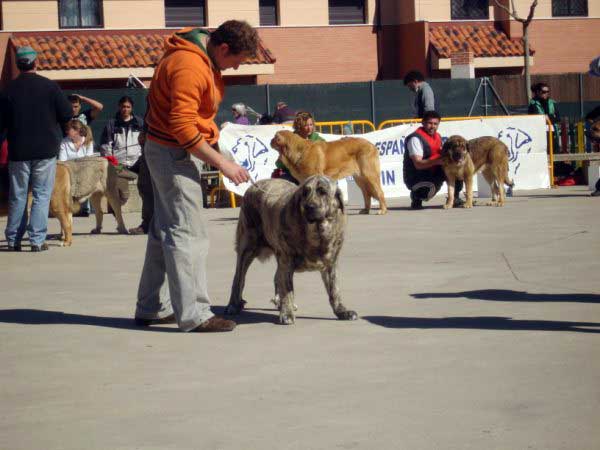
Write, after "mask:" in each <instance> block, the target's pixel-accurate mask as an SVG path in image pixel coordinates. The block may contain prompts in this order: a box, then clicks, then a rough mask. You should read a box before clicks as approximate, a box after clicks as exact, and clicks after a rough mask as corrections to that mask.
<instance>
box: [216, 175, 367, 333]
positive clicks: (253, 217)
mask: <svg viewBox="0 0 600 450" xmlns="http://www.w3.org/2000/svg"><path fill="white" fill-rule="evenodd" d="M345 229H346V215H345V213H344V203H343V201H342V193H341V191H340V190H339V188H338V187H337V186H336V183H335V181H333V180H332V179H330V178H327V177H324V176H320V175H315V176H312V177H309V178H308V179H307V180H305V181H304V182H303V183H302V184H301V185H300V186H296V185H295V184H293V183H290V182H289V181H286V180H281V179H273V180H261V181H258V182H256V184H255V185H254V186H251V187H250V188H249V189H248V190H247V191H246V193H245V194H244V203H243V204H242V208H241V210H240V218H239V221H238V226H237V233H236V243H235V249H236V252H237V266H236V269H235V277H234V279H233V285H232V287H231V297H230V298H229V304H228V305H227V308H226V310H225V312H226V314H238V313H240V312H241V311H242V309H243V308H244V305H245V304H246V302H245V301H244V300H243V299H242V291H243V290H244V284H245V280H246V273H247V272H248V268H249V267H250V264H251V263H252V261H253V260H254V259H255V258H258V259H259V260H265V259H267V258H269V257H270V256H271V255H274V256H275V258H277V272H276V273H275V294H276V296H278V297H279V298H280V306H279V322H280V323H281V324H284V325H289V324H292V323H294V320H295V316H294V304H293V300H294V286H293V276H294V272H303V271H316V270H318V271H319V272H321V277H322V279H323V283H324V284H325V289H326V290H327V294H328V296H329V303H330V305H331V308H332V309H333V312H334V314H335V315H336V316H337V318H338V319H340V320H356V318H357V315H356V312H354V311H350V310H348V309H346V307H345V306H344V305H343V304H342V298H341V294H340V289H339V286H338V279H337V260H338V255H339V253H340V250H341V248H342V244H343V242H344V231H345Z"/></svg>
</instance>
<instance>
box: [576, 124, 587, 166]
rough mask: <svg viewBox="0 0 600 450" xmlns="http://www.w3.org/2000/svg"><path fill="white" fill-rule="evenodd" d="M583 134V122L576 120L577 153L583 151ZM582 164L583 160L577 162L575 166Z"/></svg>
mask: <svg viewBox="0 0 600 450" xmlns="http://www.w3.org/2000/svg"><path fill="white" fill-rule="evenodd" d="M584 136H585V134H584V129H583V122H577V153H585V140H584ZM584 165H585V163H584V162H583V161H578V162H577V167H583V166H584Z"/></svg>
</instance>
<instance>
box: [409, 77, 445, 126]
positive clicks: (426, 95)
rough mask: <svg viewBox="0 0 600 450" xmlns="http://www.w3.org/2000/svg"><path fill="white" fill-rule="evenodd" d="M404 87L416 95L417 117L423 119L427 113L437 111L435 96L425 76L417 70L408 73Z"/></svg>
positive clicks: (415, 107)
mask: <svg viewBox="0 0 600 450" xmlns="http://www.w3.org/2000/svg"><path fill="white" fill-rule="evenodd" d="M404 86H406V87H407V88H408V89H410V90H411V91H413V92H414V93H415V94H416V95H415V99H414V105H413V106H414V109H415V114H416V115H415V117H419V118H421V119H422V118H423V116H424V115H425V113H426V112H427V111H437V110H438V108H437V107H436V103H435V95H434V93H433V89H431V86H429V83H427V82H426V81H425V77H424V76H423V74H422V73H421V72H419V71H417V70H413V71H411V72H408V73H407V74H406V76H405V77H404Z"/></svg>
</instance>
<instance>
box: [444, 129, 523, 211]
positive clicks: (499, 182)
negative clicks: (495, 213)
mask: <svg viewBox="0 0 600 450" xmlns="http://www.w3.org/2000/svg"><path fill="white" fill-rule="evenodd" d="M442 160H443V165H442V167H443V169H444V173H445V174H446V179H447V181H448V201H447V202H446V205H445V206H444V208H452V202H453V201H454V182H455V180H456V179H457V178H458V179H459V180H464V182H465V194H466V197H467V201H466V203H465V206H464V207H465V208H471V207H473V176H474V175H475V174H476V173H477V172H479V171H480V170H481V169H483V171H482V175H483V177H484V178H485V180H486V181H487V182H488V184H489V185H490V189H491V191H492V201H491V202H490V203H489V205H492V206H504V201H505V192H504V185H505V184H506V185H508V186H514V183H513V181H512V180H511V179H510V178H509V177H508V148H507V147H506V144H504V143H503V142H502V141H501V140H500V139H498V138H495V137H492V136H483V137H479V138H475V139H471V140H470V141H468V142H467V140H466V139H465V138H463V137H462V136H456V135H455V136H450V137H449V138H448V140H447V141H446V142H445V143H444V147H443V148H442Z"/></svg>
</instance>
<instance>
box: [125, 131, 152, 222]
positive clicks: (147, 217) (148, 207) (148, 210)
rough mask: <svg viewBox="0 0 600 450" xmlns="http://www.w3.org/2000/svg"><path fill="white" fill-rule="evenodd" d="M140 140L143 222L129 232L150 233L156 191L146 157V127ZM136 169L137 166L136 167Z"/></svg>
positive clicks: (138, 182) (138, 183)
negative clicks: (153, 187) (153, 188)
mask: <svg viewBox="0 0 600 450" xmlns="http://www.w3.org/2000/svg"><path fill="white" fill-rule="evenodd" d="M138 142H139V144H140V146H141V147H142V155H141V156H140V158H139V159H138V161H137V163H136V165H137V174H138V178H137V188H138V192H139V193H140V197H141V198H142V223H141V224H140V225H138V226H137V227H135V228H130V229H129V234H148V230H149V228H150V221H151V220H152V216H153V215H154V191H153V190H152V178H151V177H150V172H149V170H148V164H146V158H145V157H144V144H145V143H146V131H145V129H144V130H143V131H142V132H141V133H140V134H139V136H138ZM134 169H135V168H134Z"/></svg>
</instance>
